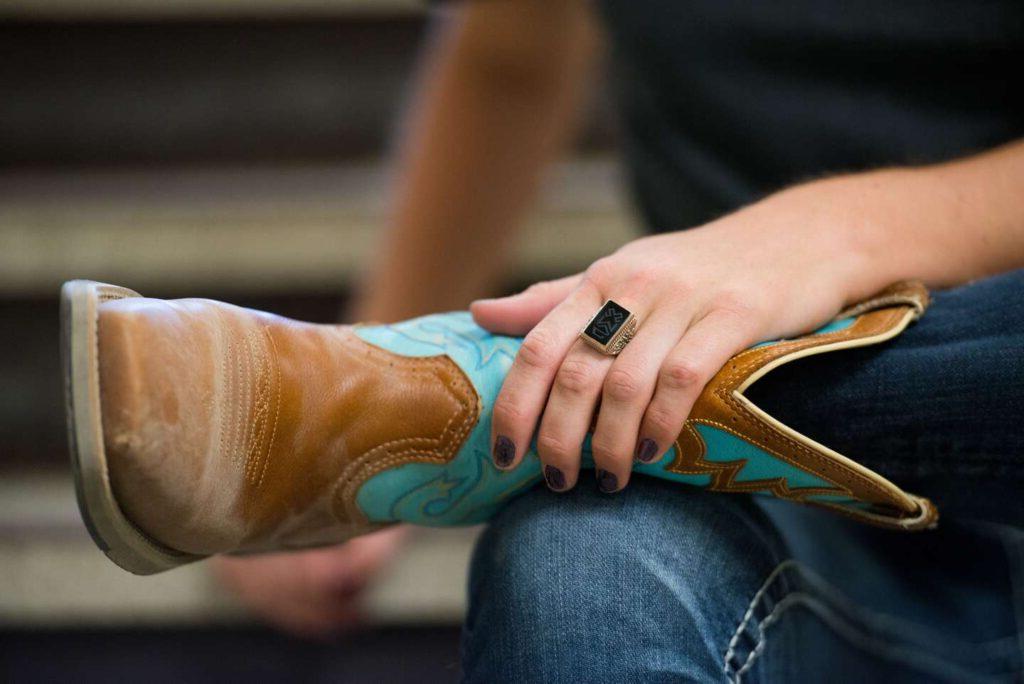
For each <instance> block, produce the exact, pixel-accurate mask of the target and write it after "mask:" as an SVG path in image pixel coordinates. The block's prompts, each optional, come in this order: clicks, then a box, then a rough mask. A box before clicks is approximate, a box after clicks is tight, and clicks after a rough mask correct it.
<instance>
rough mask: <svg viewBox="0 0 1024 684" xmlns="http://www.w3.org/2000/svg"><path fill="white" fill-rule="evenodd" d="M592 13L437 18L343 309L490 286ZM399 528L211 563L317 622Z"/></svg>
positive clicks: (280, 615)
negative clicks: (384, 211)
mask: <svg viewBox="0 0 1024 684" xmlns="http://www.w3.org/2000/svg"><path fill="white" fill-rule="evenodd" d="M589 12H590V10H589V7H588V6H587V4H586V3H585V2H584V0H493V1H491V2H467V3H465V4H461V5H456V6H453V7H451V8H447V9H446V10H445V12H444V14H443V15H442V16H441V17H439V21H437V22H436V25H435V26H436V27H435V30H434V34H433V36H431V40H430V42H429V46H428V50H427V51H426V54H425V58H424V61H423V66H422V69H421V73H420V78H419V84H418V88H417V91H416V93H415V97H414V98H413V102H412V106H411V107H410V111H409V114H408V116H407V118H406V121H405V126H404V127H403V130H402V135H401V136H400V138H399V145H398V155H397V156H398V158H397V162H398V168H397V182H396V186H395V197H394V202H393V214H392V220H391V225H390V226H389V229H388V230H387V232H386V234H385V235H384V239H383V241H382V243H381V248H380V250H379V252H378V255H377V259H376V261H375V263H373V264H370V265H369V270H368V271H367V274H366V277H365V279H364V282H363V283H362V286H361V288H360V292H359V296H358V297H357V299H356V303H355V306H354V307H353V311H352V314H353V315H352V319H353V320H368V321H369V320H372V321H381V322H389V321H395V320H400V319H403V318H410V317H413V316H417V315H422V314H425V313H429V312H433V311H443V310H450V309H463V308H466V306H467V305H468V304H469V302H470V301H471V300H473V299H475V298H478V297H481V296H486V295H489V294H492V293H493V292H494V290H495V289H496V288H497V287H498V286H499V284H500V281H501V277H502V275H503V273H504V269H505V268H506V266H507V263H508V257H509V255H510V253H511V252H512V251H513V248H514V246H515V242H516V240H515V238H516V235H517V233H518V232H519V227H520V226H521V224H522V220H521V219H522V216H523V214H524V212H525V210H526V209H527V208H528V206H529V204H530V200H531V199H532V198H533V196H534V193H535V190H536V187H537V185H538V181H539V180H540V177H541V173H542V171H543V169H544V167H545V166H546V165H547V163H548V162H549V161H551V160H552V159H553V158H554V157H555V156H556V155H558V154H559V153H560V152H561V151H562V150H563V149H564V147H565V146H566V144H567V143H568V141H569V139H570V137H571V133H572V132H573V130H574V129H575V126H574V125H573V124H574V122H575V119H576V118H577V114H578V110H579V104H580V102H581V100H582V98H583V95H584V94H585V92H586V86H587V84H588V82H589V80H590V79H589V78H588V76H589V75H590V69H589V67H590V65H591V64H592V63H593V62H594V56H595V53H596V52H597V46H598V39H597V31H596V29H595V26H594V21H593V18H592V17H591V16H590V14H589ZM335 248H338V249H344V245H338V246H335ZM406 534H407V530H406V528H404V527H402V526H398V527H393V528H390V529H388V530H384V531H382V532H378V533H376V534H373V535H369V536H367V537H363V538H360V539H357V540H354V541H352V542H349V543H347V544H344V545H342V546H339V547H334V548H328V549H321V550H315V551H307V552H302V553H292V554H279V555H271V556H265V557H253V558H237V559H230V558H224V559H218V560H217V561H216V562H215V569H216V572H217V574H218V575H219V576H220V577H221V579H222V580H223V581H224V582H225V583H226V584H227V585H228V586H229V587H230V588H231V589H233V590H234V591H235V592H236V593H237V594H238V595H239V596H240V597H241V598H242V600H243V601H245V602H246V603H247V604H248V605H249V606H250V607H251V608H252V609H253V610H254V611H255V612H256V613H257V614H259V615H261V616H263V617H264V618H266V619H268V620H270V621H271V622H273V623H274V624H276V625H278V626H279V627H283V628H285V629H287V630H289V631H292V632H295V633H300V634H307V635H323V634H328V633H331V632H335V631H338V630H341V629H345V628H349V627H351V626H353V625H354V624H356V623H357V622H358V620H359V610H358V608H359V597H360V595H361V593H362V591H363V590H364V589H365V588H366V586H367V585H368V584H369V582H370V581H371V580H372V579H373V577H374V576H375V575H376V574H377V573H378V572H380V571H382V570H383V569H384V568H385V567H386V565H387V563H388V562H389V561H390V560H391V559H392V558H393V557H394V555H395V553H396V551H397V550H398V547H399V545H400V543H401V541H402V539H403V538H404V537H405V535H406Z"/></svg>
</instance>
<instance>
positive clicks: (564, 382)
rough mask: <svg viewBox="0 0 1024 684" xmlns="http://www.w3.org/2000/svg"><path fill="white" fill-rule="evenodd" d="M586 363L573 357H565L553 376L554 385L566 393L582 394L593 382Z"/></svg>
mask: <svg viewBox="0 0 1024 684" xmlns="http://www.w3.org/2000/svg"><path fill="white" fill-rule="evenodd" d="M588 371H589V368H588V367H587V364H585V363H583V362H582V361H578V360H575V359H566V360H565V362H564V363H562V367H561V368H559V369H558V374H557V375H556V376H555V386H556V387H558V389H559V390H560V391H562V392H565V393H567V394H583V393H584V392H586V391H587V390H588V389H590V386H591V385H592V384H593V381H592V380H591V374H590V373H589V372H588Z"/></svg>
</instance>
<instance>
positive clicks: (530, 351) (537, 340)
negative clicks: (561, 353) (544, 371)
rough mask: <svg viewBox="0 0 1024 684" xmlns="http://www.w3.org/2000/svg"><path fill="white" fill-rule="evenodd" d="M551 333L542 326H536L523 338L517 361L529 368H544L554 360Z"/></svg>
mask: <svg viewBox="0 0 1024 684" xmlns="http://www.w3.org/2000/svg"><path fill="white" fill-rule="evenodd" d="M552 349H553V346H552V344H551V338H550V335H549V334H548V333H547V332H546V331H545V330H543V329H542V328H534V329H533V330H532V331H530V333H529V334H528V335H527V336H526V337H525V338H524V339H523V343H522V345H520V347H519V353H518V354H516V361H518V362H519V363H520V364H522V365H524V366H527V367H529V368H544V367H546V366H548V365H550V364H551V363H552V362H553V360H554V359H553V358H552V352H551V350H552Z"/></svg>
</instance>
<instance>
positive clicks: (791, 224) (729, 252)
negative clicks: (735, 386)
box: [471, 176, 888, 493]
mask: <svg viewBox="0 0 1024 684" xmlns="http://www.w3.org/2000/svg"><path fill="white" fill-rule="evenodd" d="M870 194H871V186H870V184H868V185H865V181H863V180H858V178H857V177H855V176H851V177H848V178H846V179H830V180H826V181H820V182H817V183H813V184H809V185H806V186H799V187H797V188H794V189H791V190H788V191H785V192H782V193H779V194H777V195H774V196H772V197H769V198H767V199H766V200H764V201H762V202H759V203H757V204H754V205H751V206H750V207H747V208H746V209H743V210H741V211H739V212H736V213H734V214H731V215H729V216H726V217H724V218H722V219H719V220H716V221H714V222H712V223H709V224H707V225H705V226H702V227H700V228H697V229H695V230H690V231H684V232H677V233H669V234H663V235H657V236H652V237H645V238H642V239H639V240H636V241H634V242H631V243H629V244H627V245H625V246H624V247H623V248H621V249H620V250H618V251H617V252H616V253H615V254H613V255H611V256H609V257H606V258H603V259H601V260H599V261H597V262H595V263H594V264H593V265H592V266H590V268H588V269H587V270H586V272H584V273H582V274H578V275H575V276H570V277H567V278H563V279H561V280H556V281H552V282H544V283H538V284H536V285H534V286H532V287H530V288H528V289H527V290H526V291H524V292H522V293H520V294H517V295H513V296H511V297H505V298H501V299H492V300H481V301H477V302H474V303H473V305H472V306H471V311H472V313H473V316H474V318H475V320H476V321H477V323H478V324H480V325H481V326H483V327H484V328H487V329H489V330H490V331H492V332H496V333H503V334H509V335H525V336H526V337H525V339H524V341H523V344H522V347H521V348H520V350H519V353H518V355H517V356H516V359H515V362H514V363H513V366H512V369H511V371H510V372H509V374H508V376H507V377H506V379H505V382H504V384H503V386H502V389H501V392H500V394H499V396H498V397H497V399H496V401H495V404H494V414H493V428H492V435H491V438H492V444H493V445H494V459H495V463H496V464H497V466H498V467H500V468H506V469H507V468H513V467H515V466H516V465H517V464H518V463H519V461H520V460H521V459H522V457H523V455H524V453H525V451H526V450H527V449H528V448H529V445H530V441H531V438H532V437H533V436H534V434H535V432H536V437H537V442H536V444H537V451H538V453H539V456H540V459H541V462H542V464H543V466H544V475H545V478H546V480H547V482H548V486H549V487H551V488H552V489H554V490H556V491H564V490H567V489H570V488H571V487H573V486H574V485H575V483H576V480H577V477H578V473H579V466H580V452H581V444H582V442H583V440H584V438H585V436H586V434H587V432H588V430H589V429H590V427H591V425H592V419H593V416H594V413H595V411H596V410H597V407H598V406H600V411H599V413H598V416H597V422H596V426H595V427H594V430H593V439H592V450H593V458H594V463H595V468H596V469H597V479H598V485H599V487H600V489H601V490H602V491H605V492H609V493H610V492H615V491H618V490H620V489H621V488H623V487H624V486H626V484H627V482H628V480H629V476H630V471H631V469H632V464H633V459H634V458H636V459H638V460H640V461H644V462H649V461H653V460H654V459H655V458H657V457H658V456H660V455H661V454H663V453H664V452H665V451H666V450H668V448H669V447H670V446H671V445H672V444H673V442H674V441H675V440H676V438H677V436H678V434H679V432H680V430H681V429H682V426H683V423H684V422H685V420H686V417H687V415H688V414H689V411H690V409H691V407H692V406H693V403H694V401H695V400H696V399H697V397H698V396H699V394H700V392H701V390H702V389H703V387H704V385H705V384H706V383H707V382H708V381H709V380H710V379H711V377H713V376H714V374H715V373H716V372H717V371H718V370H719V369H720V368H721V367H722V366H723V365H724V364H725V363H726V362H727V361H728V359H729V358H730V357H731V356H733V355H734V354H736V353H737V352H739V351H741V350H742V349H744V348H746V347H748V346H750V345H752V344H754V343H756V342H759V341H762V340H768V339H775V338H779V337H786V336H793V335H796V334H799V333H802V332H805V331H808V330H811V329H813V328H815V327H817V326H818V325H820V324H822V323H824V322H826V321H827V320H829V319H830V318H831V317H833V316H834V315H835V314H836V313H838V312H839V310H840V309H841V308H842V306H843V305H844V304H847V303H850V302H852V301H855V300H856V299H858V298H861V297H866V296H868V295H869V294H871V293H873V292H874V291H876V290H878V289H880V288H881V287H883V286H884V285H886V284H888V281H887V280H886V278H887V277H888V274H886V273H883V272H881V269H879V268H873V267H872V258H871V254H870V253H869V252H870V249H869V248H868V247H866V246H865V239H866V238H865V235H868V234H869V233H871V231H868V230H866V223H867V222H869V221H871V216H870V212H869V211H866V210H865V208H864V207H865V206H866V204H865V203H866V202H867V203H868V204H870V202H869V201H868V200H866V198H868V199H869V197H870ZM874 248H875V246H874V245H872V246H871V249H874ZM607 299H612V300H614V301H615V302H617V303H618V304H620V305H622V306H624V307H625V308H626V309H628V310H629V311H631V312H633V313H634V314H636V315H637V317H638V319H639V321H640V326H639V329H638V331H637V333H636V336H635V337H634V339H633V340H632V341H631V342H630V343H629V344H628V345H627V346H626V347H625V349H624V350H623V351H622V352H621V353H620V354H619V355H618V356H614V357H613V356H606V355H604V354H602V353H600V352H598V351H596V350H595V349H593V348H591V347H589V346H587V345H586V344H585V343H584V342H583V341H581V340H579V339H578V333H579V331H580V329H581V328H582V327H583V326H584V324H585V323H586V322H587V320H589V318H590V317H591V316H593V315H594V314H595V313H596V312H597V310H598V309H599V308H600V307H601V305H602V304H603V303H604V302H605V301H606V300H607ZM538 421H539V429H538Z"/></svg>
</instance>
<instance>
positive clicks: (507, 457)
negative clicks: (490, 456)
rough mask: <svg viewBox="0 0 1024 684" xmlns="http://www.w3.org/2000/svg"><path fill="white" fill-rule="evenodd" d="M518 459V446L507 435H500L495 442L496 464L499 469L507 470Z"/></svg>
mask: <svg viewBox="0 0 1024 684" xmlns="http://www.w3.org/2000/svg"><path fill="white" fill-rule="evenodd" d="M515 457H516V445H515V442H513V441H512V440H511V439H509V438H508V437H506V436H505V435H498V438H497V439H496V440H494V464H495V465H497V466H498V467H499V468H507V467H509V466H510V465H512V461H513V460H515Z"/></svg>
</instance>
